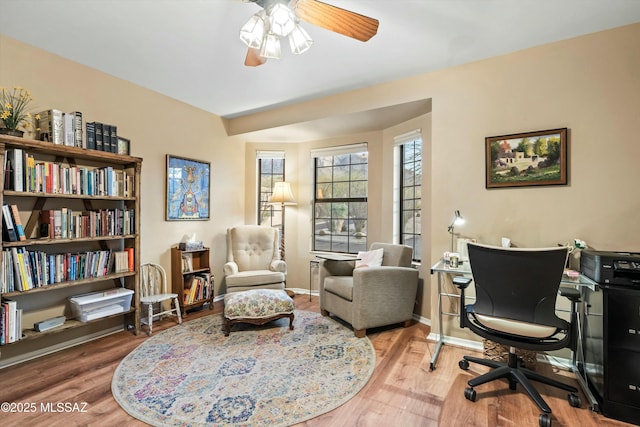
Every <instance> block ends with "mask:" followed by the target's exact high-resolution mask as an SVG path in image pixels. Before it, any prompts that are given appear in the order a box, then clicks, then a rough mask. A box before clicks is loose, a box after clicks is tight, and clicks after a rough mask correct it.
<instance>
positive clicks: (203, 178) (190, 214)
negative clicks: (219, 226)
mask: <svg viewBox="0 0 640 427" xmlns="http://www.w3.org/2000/svg"><path fill="white" fill-rule="evenodd" d="M210 176H211V164H210V163H209V162H203V161H200V160H194V159H187V158H184V157H176V156H172V155H169V154H167V183H166V189H167V191H166V199H165V200H166V220H167V221H179V220H185V221H188V220H208V219H209V197H210V194H209V182H210Z"/></svg>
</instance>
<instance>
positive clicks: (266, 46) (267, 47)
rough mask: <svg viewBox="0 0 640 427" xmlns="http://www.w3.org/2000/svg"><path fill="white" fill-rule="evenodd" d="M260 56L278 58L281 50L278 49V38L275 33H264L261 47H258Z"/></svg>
mask: <svg viewBox="0 0 640 427" xmlns="http://www.w3.org/2000/svg"><path fill="white" fill-rule="evenodd" d="M260 56H262V57H263V58H273V59H280V57H281V56H282V52H281V50H280V38H279V37H278V36H277V35H275V34H273V33H272V32H268V33H267V34H265V36H264V40H263V41H262V47H261V48H260Z"/></svg>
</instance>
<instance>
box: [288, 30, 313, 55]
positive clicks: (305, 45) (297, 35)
mask: <svg viewBox="0 0 640 427" xmlns="http://www.w3.org/2000/svg"><path fill="white" fill-rule="evenodd" d="M312 44H313V40H312V39H311V36H310V35H309V33H307V32H306V31H305V30H304V28H302V27H301V26H300V25H296V26H295V28H294V29H293V31H291V33H290V34H289V46H291V52H293V53H295V54H296V55H299V54H301V53H304V52H306V51H307V50H309V48H310V47H311V45H312Z"/></svg>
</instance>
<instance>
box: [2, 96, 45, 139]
mask: <svg viewBox="0 0 640 427" xmlns="http://www.w3.org/2000/svg"><path fill="white" fill-rule="evenodd" d="M31 101H33V97H32V96H31V92H29V91H28V90H27V89H25V88H22V87H20V86H14V87H13V89H12V90H9V89H8V88H6V87H0V120H2V123H3V125H4V127H5V128H7V129H12V130H27V129H30V128H31V127H32V126H33V123H32V119H31V113H30V112H28V111H27V107H28V105H29V103H30V102H31ZM35 119H36V120H37V119H39V117H38V115H37V114H36V115H35Z"/></svg>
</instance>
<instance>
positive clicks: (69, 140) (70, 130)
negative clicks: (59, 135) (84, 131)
mask: <svg viewBox="0 0 640 427" xmlns="http://www.w3.org/2000/svg"><path fill="white" fill-rule="evenodd" d="M74 118H75V117H74V116H73V115H72V114H70V113H63V114H62V123H63V129H64V145H67V146H70V147H73V146H74V145H75V141H74V140H75V136H76V125H75V123H74V122H73V120H74Z"/></svg>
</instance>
